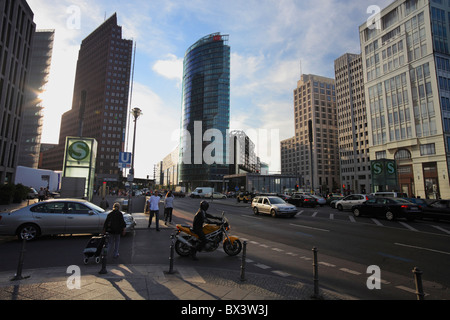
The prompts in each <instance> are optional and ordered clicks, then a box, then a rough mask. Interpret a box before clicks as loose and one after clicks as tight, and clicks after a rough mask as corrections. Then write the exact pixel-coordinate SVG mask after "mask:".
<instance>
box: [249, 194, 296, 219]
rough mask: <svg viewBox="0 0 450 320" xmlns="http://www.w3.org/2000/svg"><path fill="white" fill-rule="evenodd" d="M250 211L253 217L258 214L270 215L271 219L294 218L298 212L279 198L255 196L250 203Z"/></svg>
mask: <svg viewBox="0 0 450 320" xmlns="http://www.w3.org/2000/svg"><path fill="white" fill-rule="evenodd" d="M252 209H253V213H254V214H255V215H258V214H260V213H263V214H270V215H271V216H272V217H277V216H289V217H294V216H295V215H296V214H297V212H298V210H297V208H296V207H295V206H294V205H292V204H289V203H286V201H284V200H283V199H281V198H279V197H272V196H269V197H266V196H257V197H255V198H254V199H253V201H252Z"/></svg>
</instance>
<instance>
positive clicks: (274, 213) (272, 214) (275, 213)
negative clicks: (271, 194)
mask: <svg viewBox="0 0 450 320" xmlns="http://www.w3.org/2000/svg"><path fill="white" fill-rule="evenodd" d="M270 215H271V216H272V217H274V218H276V217H277V212H276V211H275V210H274V209H272V210H270Z"/></svg>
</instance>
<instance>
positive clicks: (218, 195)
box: [205, 192, 227, 199]
mask: <svg viewBox="0 0 450 320" xmlns="http://www.w3.org/2000/svg"><path fill="white" fill-rule="evenodd" d="M212 197H213V199H226V198H227V196H226V195H225V194H223V193H220V192H213V194H212ZM205 198H211V194H210V193H209V194H207V195H205Z"/></svg>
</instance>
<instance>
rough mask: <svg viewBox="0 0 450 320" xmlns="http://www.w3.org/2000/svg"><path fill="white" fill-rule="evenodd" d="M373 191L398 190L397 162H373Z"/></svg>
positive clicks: (386, 160)
mask: <svg viewBox="0 0 450 320" xmlns="http://www.w3.org/2000/svg"><path fill="white" fill-rule="evenodd" d="M370 167H371V173H372V191H378V190H382V191H392V190H398V175H397V163H396V161H395V160H389V159H380V160H375V161H371V164H370Z"/></svg>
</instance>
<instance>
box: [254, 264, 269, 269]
mask: <svg viewBox="0 0 450 320" xmlns="http://www.w3.org/2000/svg"><path fill="white" fill-rule="evenodd" d="M255 267H258V268H261V269H264V270H266V269H270V268H271V267H269V266H266V265H265V264H262V263H257V264H255Z"/></svg>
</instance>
